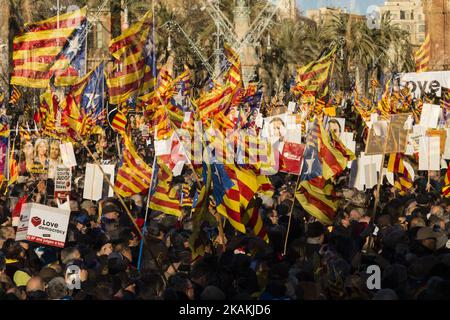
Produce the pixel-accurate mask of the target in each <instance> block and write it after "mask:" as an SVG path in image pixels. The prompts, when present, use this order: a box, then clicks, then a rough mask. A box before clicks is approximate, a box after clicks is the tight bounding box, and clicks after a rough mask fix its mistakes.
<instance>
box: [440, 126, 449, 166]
mask: <svg viewBox="0 0 450 320" xmlns="http://www.w3.org/2000/svg"><path fill="white" fill-rule="evenodd" d="M445 131H446V133H447V134H446V138H445V147H444V154H443V155H442V157H443V158H444V159H445V160H449V159H450V128H447V129H445Z"/></svg>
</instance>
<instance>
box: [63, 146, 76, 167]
mask: <svg viewBox="0 0 450 320" xmlns="http://www.w3.org/2000/svg"><path fill="white" fill-rule="evenodd" d="M59 150H60V151H61V159H62V161H63V164H64V165H65V166H66V167H69V168H72V167H75V166H76V165H77V159H76V158H75V153H74V152H73V145H72V143H71V142H69V143H62V144H60V145H59Z"/></svg>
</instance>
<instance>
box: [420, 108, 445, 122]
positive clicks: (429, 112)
mask: <svg viewBox="0 0 450 320" xmlns="http://www.w3.org/2000/svg"><path fill="white" fill-rule="evenodd" d="M440 115H441V107H440V106H438V105H434V104H424V105H423V108H422V113H421V115H420V125H421V126H422V127H424V128H436V127H437V125H438V121H439V116H440Z"/></svg>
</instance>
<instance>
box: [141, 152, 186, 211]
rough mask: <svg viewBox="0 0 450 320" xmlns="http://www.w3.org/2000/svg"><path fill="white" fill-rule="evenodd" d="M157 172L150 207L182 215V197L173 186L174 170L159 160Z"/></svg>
mask: <svg viewBox="0 0 450 320" xmlns="http://www.w3.org/2000/svg"><path fill="white" fill-rule="evenodd" d="M158 162H159V163H158V164H157V166H156V168H154V169H155V170H156V172H155V173H154V174H155V175H156V177H154V179H156V183H155V182H152V192H151V197H150V204H149V208H150V209H152V210H156V211H160V212H162V213H165V214H169V215H173V216H176V217H180V216H181V214H182V211H181V204H180V199H179V198H178V197H177V193H176V192H175V189H174V188H173V187H172V185H171V184H172V177H173V175H172V171H171V170H170V169H169V168H168V167H167V166H166V165H165V164H164V163H162V162H160V161H158Z"/></svg>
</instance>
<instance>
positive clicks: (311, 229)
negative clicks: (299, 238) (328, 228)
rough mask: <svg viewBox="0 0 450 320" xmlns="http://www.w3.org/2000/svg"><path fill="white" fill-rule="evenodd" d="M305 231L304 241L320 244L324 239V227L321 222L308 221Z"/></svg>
mask: <svg viewBox="0 0 450 320" xmlns="http://www.w3.org/2000/svg"><path fill="white" fill-rule="evenodd" d="M307 228H308V229H307V231H306V237H307V239H306V242H307V243H309V244H322V243H323V240H324V233H325V228H324V226H323V224H321V223H320V222H318V221H316V222H313V223H309V224H308V226H307Z"/></svg>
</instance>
